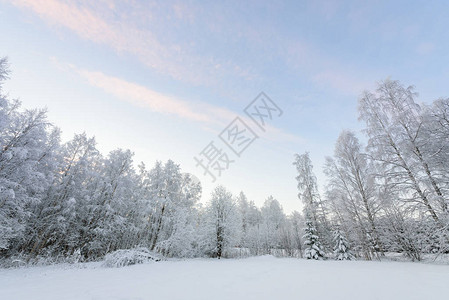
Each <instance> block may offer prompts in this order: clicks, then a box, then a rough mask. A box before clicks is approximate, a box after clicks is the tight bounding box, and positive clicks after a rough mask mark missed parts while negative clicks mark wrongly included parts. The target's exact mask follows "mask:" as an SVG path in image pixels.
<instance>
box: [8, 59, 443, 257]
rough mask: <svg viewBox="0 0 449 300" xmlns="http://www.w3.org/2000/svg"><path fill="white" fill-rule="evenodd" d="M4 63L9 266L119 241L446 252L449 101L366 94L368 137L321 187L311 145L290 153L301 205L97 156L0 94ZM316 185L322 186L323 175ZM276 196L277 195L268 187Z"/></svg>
mask: <svg viewBox="0 0 449 300" xmlns="http://www.w3.org/2000/svg"><path fill="white" fill-rule="evenodd" d="M8 77H9V66H8V60H7V59H6V58H3V59H1V60H0V147H1V148H0V263H3V264H5V265H7V264H8V263H10V262H11V261H15V260H21V261H24V262H27V263H34V262H37V261H41V260H46V261H49V262H59V261H65V262H82V261H96V260H101V259H103V258H104V257H105V255H107V254H109V253H113V252H114V251H117V250H120V249H134V248H138V247H140V248H146V249H148V250H149V251H152V252H154V253H158V254H160V255H162V256H164V257H179V258H189V257H218V258H221V257H223V258H226V257H246V256H256V255H263V254H272V255H275V256H291V257H305V258H309V259H326V258H327V259H337V260H345V259H348V260H349V259H360V260H373V259H382V257H384V256H385V255H386V254H387V253H401V254H403V255H404V256H405V257H407V258H408V259H410V260H413V261H419V260H421V259H422V257H423V255H427V254H432V255H434V256H438V255H440V254H443V253H447V252H448V251H449V229H448V225H449V217H448V216H449V211H448V203H449V201H448V200H449V190H448V189H449V99H448V98H441V99H437V100H435V101H434V102H433V103H431V104H423V103H419V102H418V96H417V93H416V92H415V90H414V88H413V87H407V86H404V85H403V84H402V83H400V82H399V81H394V80H390V79H387V80H385V81H382V82H380V83H378V85H377V89H376V90H375V91H365V92H364V93H363V94H362V95H361V96H360V98H359V99H358V111H359V119H360V121H361V122H363V124H364V131H363V137H361V138H360V140H363V141H366V145H364V144H363V143H362V142H361V141H360V140H359V138H358V137H357V134H356V133H355V132H352V131H348V130H343V131H342V132H341V134H340V136H339V137H338V139H337V140H336V143H335V149H334V154H333V156H332V157H327V158H326V163H325V166H324V173H325V175H326V178H327V180H326V182H325V183H322V184H323V190H324V192H321V193H320V191H319V189H318V183H317V179H316V177H315V175H314V171H313V164H312V162H311V160H310V157H309V154H308V153H307V152H306V153H302V154H297V155H295V156H294V157H292V168H296V170H297V177H296V179H297V187H298V201H301V203H302V206H303V208H304V209H303V211H301V212H293V213H291V214H288V215H287V214H286V213H284V211H283V208H282V205H281V203H279V201H277V200H276V199H275V198H274V197H272V196H268V197H267V199H266V200H265V202H264V204H263V206H262V207H257V206H256V205H255V202H254V200H252V199H248V198H247V197H246V196H245V194H244V192H241V193H240V194H238V195H232V194H231V193H230V192H229V191H228V190H227V189H226V188H225V187H223V186H217V187H216V188H215V190H214V192H213V193H212V195H203V197H204V198H205V199H207V202H205V203H202V202H201V201H200V199H201V197H202V189H201V184H200V183H198V182H196V181H195V180H193V178H192V176H191V175H189V174H187V173H183V172H182V169H181V167H180V165H178V164H177V163H175V162H173V161H171V160H169V161H167V162H160V161H158V162H156V163H155V164H154V165H153V166H152V167H147V166H146V165H145V164H143V163H140V164H139V165H135V164H134V161H133V152H132V151H131V150H124V149H116V150H114V151H111V152H110V153H108V154H102V153H100V152H99V151H98V149H97V147H96V142H95V138H94V137H89V136H87V135H86V134H84V133H80V134H76V135H75V136H74V137H73V138H72V139H71V140H69V141H67V142H62V141H61V138H60V129H59V128H58V127H56V126H55V125H54V124H52V123H51V122H50V121H49V120H48V119H47V113H46V111H45V110H43V109H28V108H22V107H21V104H20V102H19V101H18V100H15V99H11V98H10V97H9V96H8V95H7V94H5V93H4V91H3V90H2V84H3V83H4V81H5V80H7V79H8ZM320 184H321V183H320ZM273 193H275V191H273Z"/></svg>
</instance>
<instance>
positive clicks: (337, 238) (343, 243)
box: [334, 229, 354, 260]
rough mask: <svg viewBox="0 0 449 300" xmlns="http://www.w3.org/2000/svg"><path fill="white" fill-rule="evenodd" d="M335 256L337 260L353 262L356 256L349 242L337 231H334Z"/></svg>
mask: <svg viewBox="0 0 449 300" xmlns="http://www.w3.org/2000/svg"><path fill="white" fill-rule="evenodd" d="M334 242H335V246H334V255H335V259H336V260H353V259H354V255H353V254H352V252H351V249H350V247H349V242H348V240H347V239H346V238H345V236H344V235H343V233H342V232H341V231H340V229H336V230H335V231H334Z"/></svg>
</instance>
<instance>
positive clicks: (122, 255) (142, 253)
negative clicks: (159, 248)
mask: <svg viewBox="0 0 449 300" xmlns="http://www.w3.org/2000/svg"><path fill="white" fill-rule="evenodd" d="M160 260H162V257H161V256H159V255H157V254H155V253H154V252H151V251H150V250H148V249H147V248H134V249H124V250H117V251H114V252H112V253H109V254H107V255H106V256H105V258H104V262H103V266H104V267H108V268H120V267H125V266H130V265H136V264H143V263H147V262H155V261H160Z"/></svg>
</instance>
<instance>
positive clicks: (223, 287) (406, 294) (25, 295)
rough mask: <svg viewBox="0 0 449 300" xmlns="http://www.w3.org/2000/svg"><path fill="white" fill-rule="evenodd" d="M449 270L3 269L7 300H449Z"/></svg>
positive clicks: (176, 265)
mask: <svg viewBox="0 0 449 300" xmlns="http://www.w3.org/2000/svg"><path fill="white" fill-rule="evenodd" d="M448 295H449V266H447V265H434V264H421V263H404V262H365V261H350V262H348V261H344V262H340V261H307V260H301V259H292V258H282V259H279V258H274V257H271V256H264V257H255V258H248V259H229V260H226V259H222V260H212V259H194V260H185V261H163V262H157V263H149V264H144V265H135V266H129V267H123V268H104V267H100V266H99V265H98V264H93V265H92V264H91V265H83V267H81V268H80V267H73V266H66V265H65V266H64V265H59V266H47V267H30V268H20V269H0V299H5V300H15V299H33V300H39V299H46V300H49V299H58V300H59V299H155V300H159V299H161V300H168V299H183V300H186V299H195V300H200V299H208V300H220V299H245V300H246V299H248V300H249V299H257V300H262V299H281V300H286V299H295V300H298V299H314V300H318V299H329V300H333V299H345V300H348V299H365V300H367V299H382V300H386V299H395V300H396V299H404V300H405V299H406V300H411V299H420V300H422V299H429V300H430V299H447V297H448Z"/></svg>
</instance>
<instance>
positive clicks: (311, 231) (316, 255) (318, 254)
mask: <svg viewBox="0 0 449 300" xmlns="http://www.w3.org/2000/svg"><path fill="white" fill-rule="evenodd" d="M304 231H305V234H304V246H305V250H304V257H305V258H307V259H317V260H318V259H323V258H324V255H325V254H324V251H323V249H322V246H321V243H320V238H319V237H318V235H317V230H316V229H315V226H314V225H313V222H312V221H310V220H307V221H306V228H304Z"/></svg>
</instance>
